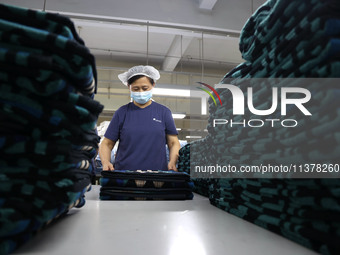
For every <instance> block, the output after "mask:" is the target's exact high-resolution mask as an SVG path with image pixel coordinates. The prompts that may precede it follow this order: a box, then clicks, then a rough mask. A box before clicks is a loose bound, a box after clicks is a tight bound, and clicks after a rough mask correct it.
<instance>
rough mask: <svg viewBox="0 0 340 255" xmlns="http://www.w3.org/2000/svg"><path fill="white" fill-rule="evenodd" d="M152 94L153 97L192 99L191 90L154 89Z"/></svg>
mask: <svg viewBox="0 0 340 255" xmlns="http://www.w3.org/2000/svg"><path fill="white" fill-rule="evenodd" d="M152 94H153V95H160V96H177V97H190V90H188V89H166V88H154V89H153V90H152Z"/></svg>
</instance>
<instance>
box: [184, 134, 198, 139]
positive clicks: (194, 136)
mask: <svg viewBox="0 0 340 255" xmlns="http://www.w3.org/2000/svg"><path fill="white" fill-rule="evenodd" d="M185 138H197V139H199V138H202V136H198V135H197V136H196V135H187V136H186V137H185Z"/></svg>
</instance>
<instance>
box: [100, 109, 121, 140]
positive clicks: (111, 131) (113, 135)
mask: <svg viewBox="0 0 340 255" xmlns="http://www.w3.org/2000/svg"><path fill="white" fill-rule="evenodd" d="M121 112H122V110H121V109H118V110H117V111H116V112H115V114H114V115H113V117H112V120H111V121H110V124H109V126H108V127H107V130H106V132H105V134H104V137H106V138H108V139H110V140H112V141H115V142H116V141H118V140H119V136H120V128H119V127H120V126H121V121H122V118H121V117H120V116H121Z"/></svg>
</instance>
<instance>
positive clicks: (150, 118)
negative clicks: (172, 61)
mask: <svg viewBox="0 0 340 255" xmlns="http://www.w3.org/2000/svg"><path fill="white" fill-rule="evenodd" d="M118 78H119V79H120V80H121V81H122V83H123V84H124V85H126V86H127V87H128V89H129V90H130V95H131V98H132V102H130V103H128V104H126V105H123V106H121V107H120V108H119V109H118V110H117V111H116V112H115V114H114V116H113V118H112V120H111V122H110V124H109V126H108V128H107V130H106V132H105V134H104V138H103V141H102V142H101V145H100V147H99V155H100V158H101V161H102V165H103V171H107V170H111V171H113V170H115V169H116V170H173V171H177V167H176V163H177V160H178V152H179V149H180V143H179V141H178V138H177V135H178V133H177V130H176V126H175V123H174V120H173V118H172V114H171V111H170V109H168V108H167V107H166V106H164V105H161V104H159V103H157V102H155V101H153V100H152V89H153V88H154V87H155V84H156V81H157V80H158V79H159V78H160V74H159V72H158V70H157V69H156V68H154V67H152V66H141V65H140V66H134V67H132V68H130V69H129V70H128V71H127V72H124V73H122V74H119V75H118ZM118 140H119V145H118V149H117V153H116V159H115V163H114V165H113V164H112V163H111V162H110V157H111V150H112V148H113V147H114V145H115V144H116V142H117V141H118ZM166 144H167V145H168V147H169V161H168V160H167V157H166V146H165V145H166Z"/></svg>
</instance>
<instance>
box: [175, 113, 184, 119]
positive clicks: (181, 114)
mask: <svg viewBox="0 0 340 255" xmlns="http://www.w3.org/2000/svg"><path fill="white" fill-rule="evenodd" d="M185 116H186V114H185V113H173V114H172V117H173V118H174V119H183V118H184V117H185Z"/></svg>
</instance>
